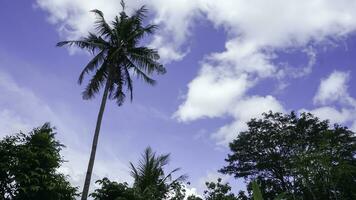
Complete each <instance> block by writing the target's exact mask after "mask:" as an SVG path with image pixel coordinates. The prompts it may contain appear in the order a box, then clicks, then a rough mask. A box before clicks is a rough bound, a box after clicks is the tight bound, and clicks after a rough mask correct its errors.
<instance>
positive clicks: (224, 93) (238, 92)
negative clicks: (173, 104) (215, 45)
mask: <svg viewBox="0 0 356 200" xmlns="http://www.w3.org/2000/svg"><path fill="white" fill-rule="evenodd" d="M226 72H227V71H225V70H218V69H214V68H213V67H212V66H209V65H206V66H204V67H203V69H202V70H201V72H200V74H199V75H198V77H197V78H195V79H194V80H193V81H192V82H190V83H189V85H188V88H189V90H188V94H187V97H186V98H187V100H186V101H185V102H184V103H183V104H182V105H181V106H180V107H179V109H178V111H177V112H176V113H175V116H176V117H178V119H179V120H181V121H189V120H195V119H198V118H201V117H220V116H222V115H224V114H226V113H227V112H228V110H229V108H230V107H231V106H232V105H233V103H234V101H235V100H236V99H238V98H240V97H241V96H243V95H244V94H245V92H246V90H247V89H248V88H249V87H251V86H252V84H253V83H252V82H251V81H250V80H248V77H247V75H246V74H241V75H239V76H236V75H232V74H228V73H226Z"/></svg>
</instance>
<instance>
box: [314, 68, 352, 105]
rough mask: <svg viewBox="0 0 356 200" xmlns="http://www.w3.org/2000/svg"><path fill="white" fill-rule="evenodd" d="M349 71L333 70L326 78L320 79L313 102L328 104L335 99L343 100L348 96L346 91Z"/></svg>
mask: <svg viewBox="0 0 356 200" xmlns="http://www.w3.org/2000/svg"><path fill="white" fill-rule="evenodd" d="M348 81H349V73H345V72H340V71H335V72H333V73H332V74H331V75H330V76H329V77H328V78H326V79H323V80H321V83H320V86H319V89H318V92H317V94H316V95H315V97H314V103H317V104H318V103H319V104H328V103H333V102H335V101H345V100H348V99H349V98H350V96H349V94H348V91H347V84H346V83H347V82H348Z"/></svg>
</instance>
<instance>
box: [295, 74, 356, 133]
mask: <svg viewBox="0 0 356 200" xmlns="http://www.w3.org/2000/svg"><path fill="white" fill-rule="evenodd" d="M349 80H350V74H349V73H348V72H342V71H334V72H332V73H331V74H330V75H329V76H328V77H326V78H324V79H322V80H321V81H320V85H319V88H318V91H317V92H316V94H315V96H314V104H315V105H317V106H320V107H317V108H315V109H313V110H310V111H309V112H311V113H313V114H315V115H316V116H318V117H320V118H321V119H328V120H330V122H331V123H332V124H335V123H337V124H344V125H345V124H346V125H349V126H350V129H351V130H353V131H356V99H355V98H353V97H351V95H350V94H349V91H348V82H349ZM336 106H338V107H339V108H337V107H336ZM302 111H308V110H302Z"/></svg>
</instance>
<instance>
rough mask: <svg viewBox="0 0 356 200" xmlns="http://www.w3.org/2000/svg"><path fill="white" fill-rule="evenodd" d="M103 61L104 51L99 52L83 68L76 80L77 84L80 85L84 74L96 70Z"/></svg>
mask: <svg viewBox="0 0 356 200" xmlns="http://www.w3.org/2000/svg"><path fill="white" fill-rule="evenodd" d="M104 60H105V51H104V50H102V51H101V52H99V53H98V54H97V55H96V56H95V57H94V58H93V59H91V60H90V62H89V63H88V64H87V65H86V66H85V67H84V69H83V71H82V72H81V73H80V75H79V78H78V83H79V84H82V82H83V79H84V76H85V74H88V73H89V72H91V71H93V70H94V69H96V68H97V67H98V66H99V65H101V64H103V63H104Z"/></svg>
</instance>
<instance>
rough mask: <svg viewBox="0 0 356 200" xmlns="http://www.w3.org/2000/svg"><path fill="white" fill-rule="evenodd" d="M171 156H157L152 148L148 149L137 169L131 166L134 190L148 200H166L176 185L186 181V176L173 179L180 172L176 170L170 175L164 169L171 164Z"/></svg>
mask: <svg viewBox="0 0 356 200" xmlns="http://www.w3.org/2000/svg"><path fill="white" fill-rule="evenodd" d="M169 156H170V155H169V154H165V155H156V153H154V152H153V151H152V149H151V148H150V147H148V148H146V149H145V151H144V153H143V154H142V158H141V160H140V161H139V163H138V165H137V166H136V167H135V165H133V164H132V163H130V165H131V176H132V177H133V178H134V188H136V189H137V190H138V191H139V192H140V193H141V194H143V195H144V196H145V197H146V198H148V199H151V198H152V199H165V198H167V197H168V196H167V195H168V191H169V190H170V189H172V187H173V186H174V184H176V183H179V182H181V181H184V180H185V179H186V176H185V175H181V176H179V177H178V178H176V179H173V177H172V176H173V174H174V173H175V172H177V171H179V170H180V168H176V169H174V170H172V171H170V172H169V173H168V174H166V173H165V172H164V168H165V167H166V165H167V164H168V163H169Z"/></svg>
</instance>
